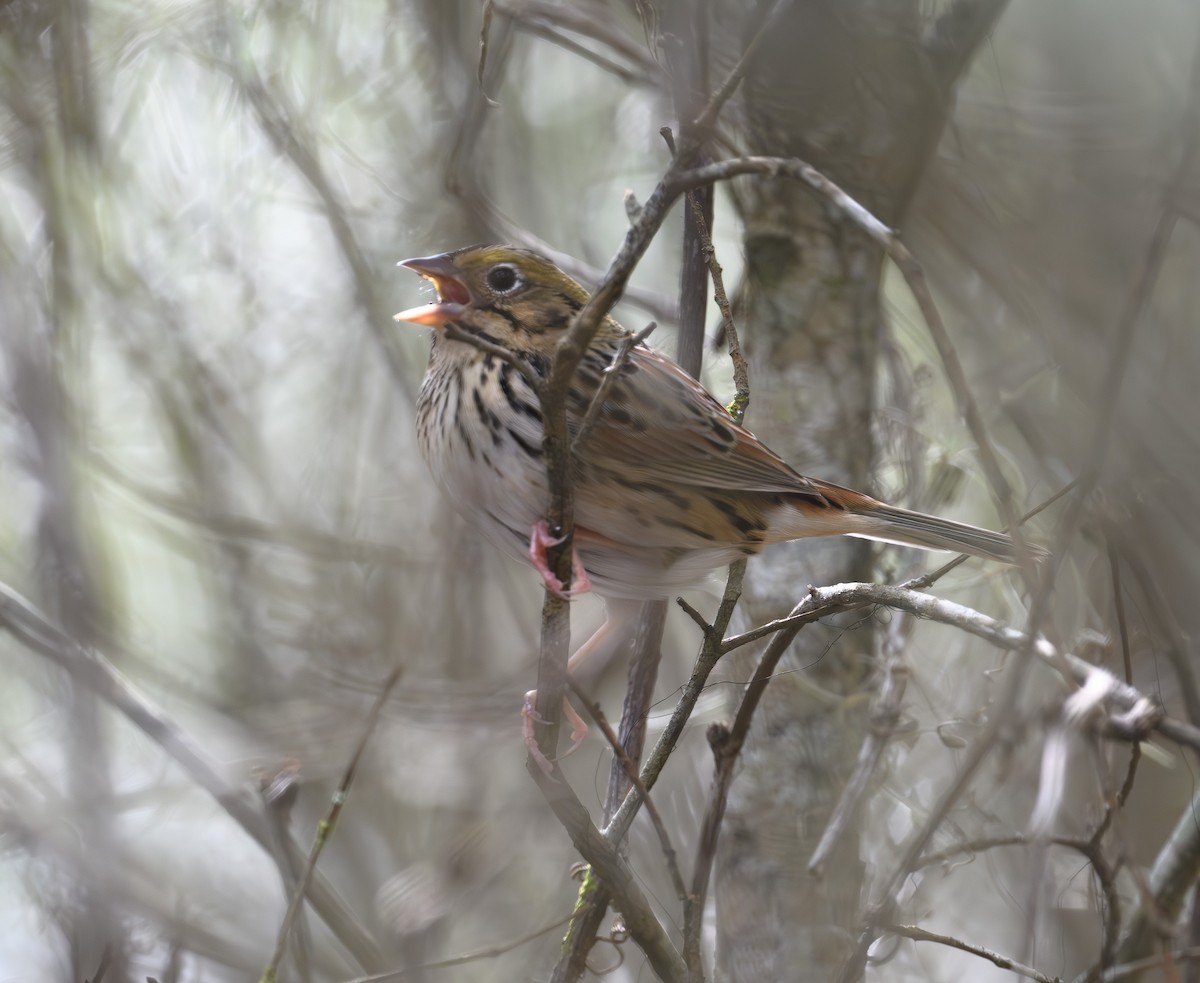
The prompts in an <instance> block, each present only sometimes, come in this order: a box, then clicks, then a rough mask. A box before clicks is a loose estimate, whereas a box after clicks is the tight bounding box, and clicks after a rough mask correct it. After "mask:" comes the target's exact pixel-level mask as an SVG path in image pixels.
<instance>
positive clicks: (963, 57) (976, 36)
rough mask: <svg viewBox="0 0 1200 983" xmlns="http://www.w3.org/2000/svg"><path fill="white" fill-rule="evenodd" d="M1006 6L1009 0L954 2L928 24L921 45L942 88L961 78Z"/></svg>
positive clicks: (956, 0) (958, 0)
mask: <svg viewBox="0 0 1200 983" xmlns="http://www.w3.org/2000/svg"><path fill="white" fill-rule="evenodd" d="M1007 6H1008V0H953V2H952V3H951V4H950V5H949V6H948V7H947V8H946V9H945V10H944V11H942V13H940V14H939V15H938V16H937V17H935V18H934V19H933V20H932V21H931V22H930V23H929V25H928V27H927V28H926V29H925V33H924V37H922V39H921V46H922V47H923V48H924V49H925V53H926V55H927V56H928V57H929V60H930V61H931V62H932V63H933V66H934V71H935V72H936V73H937V77H938V81H939V82H940V83H941V85H942V87H943V88H945V87H948V86H951V85H953V84H954V83H955V82H957V81H958V80H959V79H960V78H961V77H962V74H963V71H964V70H965V69H966V66H967V63H968V62H969V61H970V60H971V58H972V57H973V56H974V54H975V51H976V49H977V48H978V47H979V46H980V45H981V44H983V42H984V41H985V40H986V39H987V36H988V35H989V34H990V33H991V32H992V28H994V27H995V26H996V21H998V20H999V19H1000V15H1001V14H1002V13H1004V9H1005V8H1006V7H1007Z"/></svg>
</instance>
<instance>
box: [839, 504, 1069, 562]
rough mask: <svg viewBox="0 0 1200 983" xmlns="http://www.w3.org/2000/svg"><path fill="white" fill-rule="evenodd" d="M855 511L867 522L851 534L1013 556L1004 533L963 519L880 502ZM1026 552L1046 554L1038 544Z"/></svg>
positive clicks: (1009, 558) (933, 547)
mask: <svg viewBox="0 0 1200 983" xmlns="http://www.w3.org/2000/svg"><path fill="white" fill-rule="evenodd" d="M857 512H858V514H859V515H860V516H861V517H862V518H864V519H867V520H869V521H868V523H866V524H865V528H864V529H863V530H862V532H853V533H850V534H849V535H851V536H859V537H862V538H863V539H878V540H882V541H883V542H886V543H899V544H900V545H902V546H917V547H920V548H921V549H927V550H950V551H951V552H953V553H969V554H971V555H972V556H982V557H987V558H988V559H991V560H1000V561H1001V562H1003V563H1013V562H1014V561H1015V559H1016V554H1015V550H1014V548H1013V542H1012V540H1011V539H1010V538H1009V537H1008V536H1006V535H1005V534H1004V533H1000V532H992V531H991V530H990V529H980V528H979V527H978V526H969V525H967V524H966V523H965V522H953V521H951V520H950V519H939V518H938V517H937V516H934V515H925V514H924V513H922V512H910V511H909V510H908V509H901V508H896V507H895V506H894V505H885V504H883V503H882V502H879V503H875V504H873V505H871V506H870V507H868V508H863V509H859V510H857ZM1030 551H1031V552H1032V553H1033V555H1034V556H1035V557H1041V556H1047V555H1049V554H1048V553H1047V552H1046V550H1044V549H1042V548H1041V547H1039V546H1031V547H1030Z"/></svg>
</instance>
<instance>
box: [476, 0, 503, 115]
mask: <svg viewBox="0 0 1200 983" xmlns="http://www.w3.org/2000/svg"><path fill="white" fill-rule="evenodd" d="M495 9H496V4H495V0H483V21H482V23H481V24H480V25H479V64H478V65H477V66H476V68H475V82H476V84H478V86H479V93H480V95H482V96H483V98H484V100H485V101H486V102H487V104H488V105H489V106H490V107H492V108H493V109H495V108H497V107H498V106H499V105H500V103H498V102H496V100H495V99H493V98H492V97H491V96H489V95H488V94H487V90H486V89H485V88H484V87H483V74H484V71H485V70H486V69H487V58H488V36H489V35H490V34H491V31H492V14H493V13H494V12H495Z"/></svg>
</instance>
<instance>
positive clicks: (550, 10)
mask: <svg viewBox="0 0 1200 983" xmlns="http://www.w3.org/2000/svg"><path fill="white" fill-rule="evenodd" d="M493 2H494V4H495V7H496V9H497V10H498V11H500V12H502V13H504V14H507V15H508V16H509V17H511V18H512V19H513V21H514V22H515V23H516V24H517V25H518V26H519V27H521V28H523V29H525V30H533V31H537V30H539V29H540V30H546V31H550V32H553V33H558V32H559V31H564V30H565V31H570V32H571V33H573V34H578V35H580V36H582V37H585V38H588V39H590V40H592V41H597V42H599V43H600V44H603V45H604V46H605V47H607V48H611V49H612V50H613V51H615V52H616V53H617V54H618V55H620V56H621V57H622V58H625V59H626V60H627V61H629V62H630V63H631V64H632V65H633V66H634V67H635V68H636V69H637V72H638V74H639V76H640V77H643V78H645V79H647V80H648V81H651V82H654V81H657V79H658V78H659V77H660V76H661V69H660V68H659V66H658V63H657V62H656V61H655V60H654V59H653V58H652V57H651V56H650V54H649V53H648V52H647V51H646V50H645V48H643V47H642V46H641V45H640V44H638V43H637V42H636V41H634V40H633V39H632V38H630V37H629V36H628V35H626V34H623V33H622V32H621V31H619V30H617V29H616V28H615V27H614V26H613V21H612V20H611V18H606V19H601V18H600V17H598V16H596V15H595V13H593V11H594V10H595V8H590V9H589V7H588V6H587V5H577V6H572V5H569V4H561V3H550V2H547V0H493Z"/></svg>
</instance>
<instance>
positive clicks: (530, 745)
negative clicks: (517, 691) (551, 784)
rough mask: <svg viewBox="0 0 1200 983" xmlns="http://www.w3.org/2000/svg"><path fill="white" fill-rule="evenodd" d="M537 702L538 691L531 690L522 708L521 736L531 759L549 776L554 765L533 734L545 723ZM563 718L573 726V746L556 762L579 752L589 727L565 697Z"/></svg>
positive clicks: (556, 759)
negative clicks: (536, 704)
mask: <svg viewBox="0 0 1200 983" xmlns="http://www.w3.org/2000/svg"><path fill="white" fill-rule="evenodd" d="M536 700H537V690H535V689H531V690H530V691H529V692H528V693H526V694H525V705H524V706H523V707H522V708H521V736H522V738H524V741H525V750H527V751H528V752H529V755H530V757H532V758H533V760H534V761H536V762H537V764H538V767H539V768H541V769H542V771H544V772H545V773H546V774H547V775H549V774H550V773H551V772H552V771H554V764H553V763H552V762H551V760H550V759H549V758H547V757H546V756H545V755H544V754H542V749H541V748H539V747H538V743H537V736H536V735H535V734H534V732H533V725H534V724H540V723H545V721H544V720H542V718H541V717H540V716H539V715H538V712H537V708H536V707H535V706H534V704H535V702H536ZM562 708H563V717H564V718H565V719H566V721H567V723H568V724H570V725H571V746H570V747H569V748H567V750H566V751H564V752H563V753H562V754H560V755H559V756H558V757H557V758H555V759H554V760H555V761H561V760H562V759H563V758H565V757H566V756H567V755H568V754H573V753H574V752H575V751H576V750H578V748H579V745H580V744H582V743H583V739H584V738H585V737H587V732H588V726H587V724H586V723H584V721H583V718H582V717H581V716H579V714H578V713H576V712H575V708H574V707H573V706H571V701H570V700H568V699H567V698H566V697H565V696H564V697H563V702H562Z"/></svg>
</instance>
